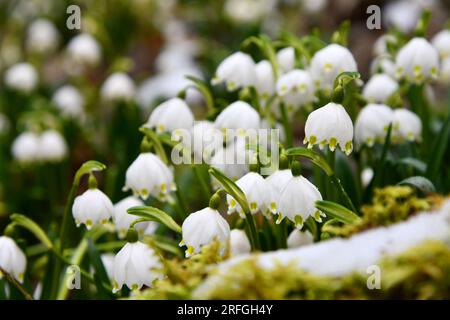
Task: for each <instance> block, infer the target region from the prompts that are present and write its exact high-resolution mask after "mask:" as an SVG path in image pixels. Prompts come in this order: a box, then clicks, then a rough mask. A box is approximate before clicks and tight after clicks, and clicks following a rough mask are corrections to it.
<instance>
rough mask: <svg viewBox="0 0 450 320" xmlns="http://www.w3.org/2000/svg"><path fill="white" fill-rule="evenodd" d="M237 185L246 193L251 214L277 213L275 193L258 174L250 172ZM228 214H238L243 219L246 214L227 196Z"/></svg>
mask: <svg viewBox="0 0 450 320" xmlns="http://www.w3.org/2000/svg"><path fill="white" fill-rule="evenodd" d="M236 185H237V186H238V187H239V188H240V189H241V190H242V192H244V194H245V197H246V198H247V202H248V205H249V207H250V212H251V213H252V214H256V213H257V212H261V213H263V214H268V213H269V212H271V213H276V212H277V205H276V199H275V193H274V192H273V191H272V188H271V185H270V184H269V183H268V182H267V181H266V180H265V179H264V178H263V177H261V175H259V174H258V173H256V172H249V173H247V174H246V175H245V176H243V177H242V178H240V179H239V180H237V181H236ZM227 204H228V214H232V213H233V212H237V213H238V214H239V215H240V216H241V218H245V213H244V211H243V210H242V208H241V206H240V205H239V204H238V203H237V201H236V200H235V199H234V198H233V197H232V196H230V195H229V194H227Z"/></svg>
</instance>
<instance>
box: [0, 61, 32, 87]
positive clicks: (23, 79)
mask: <svg viewBox="0 0 450 320" xmlns="http://www.w3.org/2000/svg"><path fill="white" fill-rule="evenodd" d="M4 81H5V84H6V86H8V87H9V88H11V89H14V90H17V91H22V92H26V93H28V92H31V91H33V90H34V89H35V88H36V86H37V84H38V74H37V72H36V69H35V68H34V67H33V66H32V65H31V64H29V63H27V62H21V63H17V64H15V65H13V66H11V67H9V69H8V70H6V72H5V76H4Z"/></svg>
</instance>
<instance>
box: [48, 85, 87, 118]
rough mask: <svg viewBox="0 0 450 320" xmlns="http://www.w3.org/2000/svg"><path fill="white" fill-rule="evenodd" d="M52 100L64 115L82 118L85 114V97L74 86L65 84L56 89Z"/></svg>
mask: <svg viewBox="0 0 450 320" xmlns="http://www.w3.org/2000/svg"><path fill="white" fill-rule="evenodd" d="M52 102H53V103H54V104H55V106H56V107H57V108H58V109H59V110H60V111H61V113H62V114H63V115H64V116H67V117H71V118H76V119H80V118H82V117H83V115H84V104H85V99H84V97H83V95H82V94H81V92H80V91H79V90H78V89H77V88H76V87H74V86H71V85H64V86H62V87H61V88H59V89H58V90H56V91H55V93H54V94H53V97H52Z"/></svg>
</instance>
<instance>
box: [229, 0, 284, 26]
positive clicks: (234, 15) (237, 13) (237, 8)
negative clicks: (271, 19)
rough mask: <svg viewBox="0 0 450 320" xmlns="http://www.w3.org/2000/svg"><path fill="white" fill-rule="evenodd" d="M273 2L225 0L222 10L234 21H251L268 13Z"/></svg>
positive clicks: (262, 0) (264, 0)
mask: <svg viewBox="0 0 450 320" xmlns="http://www.w3.org/2000/svg"><path fill="white" fill-rule="evenodd" d="M275 4H276V1H273V0H227V1H226V2H225V5H224V12H225V14H226V15H227V17H228V18H230V19H231V20H232V21H234V22H236V23H253V22H257V21H259V20H261V19H262V18H264V17H265V16H266V15H267V14H269V13H270V12H271V11H272V10H273V8H274V5H275Z"/></svg>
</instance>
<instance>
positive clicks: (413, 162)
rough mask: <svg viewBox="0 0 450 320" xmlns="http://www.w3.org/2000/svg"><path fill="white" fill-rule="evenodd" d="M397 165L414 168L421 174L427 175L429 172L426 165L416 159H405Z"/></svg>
mask: <svg viewBox="0 0 450 320" xmlns="http://www.w3.org/2000/svg"><path fill="white" fill-rule="evenodd" d="M397 165H405V166H410V167H413V168H414V169H416V170H418V171H419V172H420V173H425V171H426V170H427V165H426V163H424V162H422V161H420V160H418V159H416V158H410V157H408V158H403V159H401V160H399V161H398V162H397Z"/></svg>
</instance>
